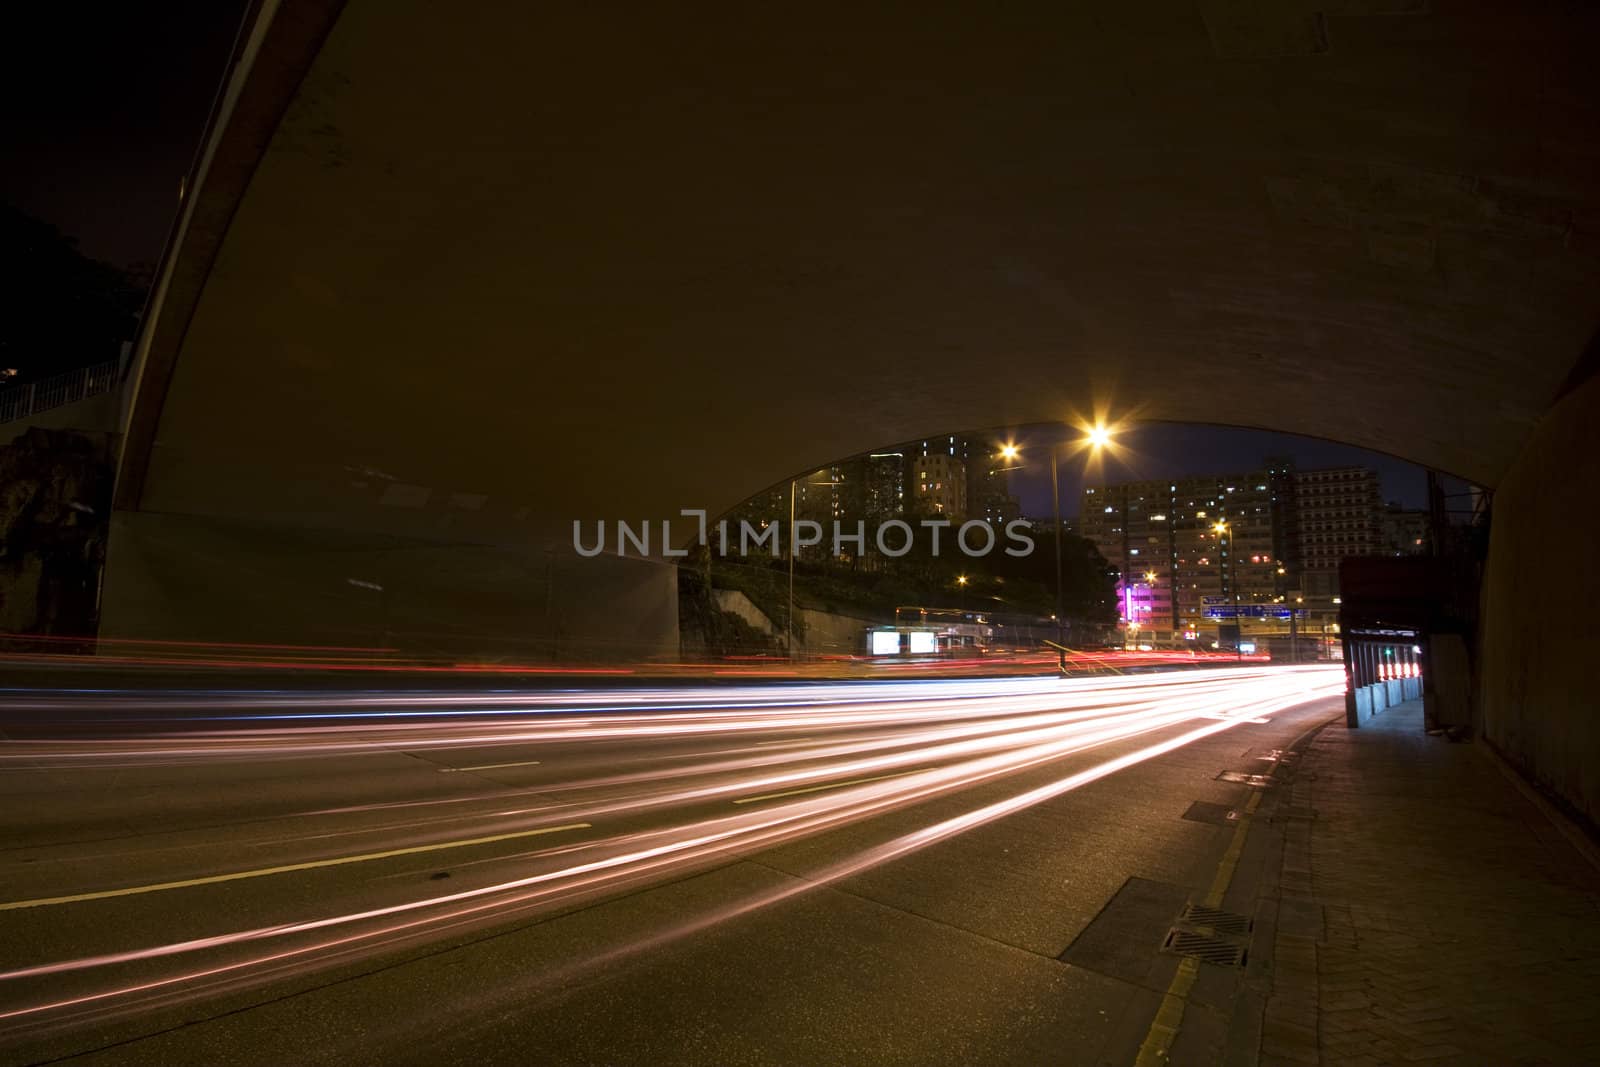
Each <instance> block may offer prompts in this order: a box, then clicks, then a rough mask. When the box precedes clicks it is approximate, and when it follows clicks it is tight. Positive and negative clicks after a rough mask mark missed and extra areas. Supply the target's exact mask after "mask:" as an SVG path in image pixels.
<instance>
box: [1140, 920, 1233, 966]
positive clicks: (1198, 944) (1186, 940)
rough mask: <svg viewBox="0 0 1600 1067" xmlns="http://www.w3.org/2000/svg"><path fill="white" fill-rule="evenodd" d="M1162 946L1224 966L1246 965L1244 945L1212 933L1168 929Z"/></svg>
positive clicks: (1168, 950)
mask: <svg viewBox="0 0 1600 1067" xmlns="http://www.w3.org/2000/svg"><path fill="white" fill-rule="evenodd" d="M1161 948H1162V950H1163V951H1166V952H1174V953H1177V954H1178V955H1179V956H1193V957H1194V958H1195V959H1197V960H1200V961H1201V962H1202V963H1215V964H1218V965H1219V966H1222V967H1242V966H1244V957H1245V947H1244V946H1243V945H1241V944H1239V943H1237V942H1234V941H1228V940H1225V939H1224V938H1220V937H1214V936H1212V935H1210V934H1197V933H1195V932H1194V931H1193V930H1178V929H1172V930H1169V931H1167V939H1166V940H1165V941H1163V942H1162V943H1161Z"/></svg>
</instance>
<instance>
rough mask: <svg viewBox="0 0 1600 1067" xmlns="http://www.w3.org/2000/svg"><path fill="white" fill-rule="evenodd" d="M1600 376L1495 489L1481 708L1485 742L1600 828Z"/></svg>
mask: <svg viewBox="0 0 1600 1067" xmlns="http://www.w3.org/2000/svg"><path fill="white" fill-rule="evenodd" d="M1597 536H1600V377H1595V378H1591V379H1590V380H1589V381H1588V382H1586V383H1585V384H1583V385H1581V386H1579V387H1578V388H1577V389H1575V390H1573V391H1571V392H1569V393H1568V394H1567V395H1566V396H1565V397H1564V398H1562V399H1561V400H1560V401H1559V402H1558V403H1557V404H1556V405H1555V407H1554V408H1552V410H1551V411H1550V413H1549V414H1548V415H1547V416H1546V417H1545V418H1544V420H1542V421H1541V422H1540V424H1539V425H1538V426H1537V427H1536V429H1535V430H1534V432H1533V434H1532V435H1531V436H1530V438H1529V440H1528V442H1527V444H1526V445H1525V446H1524V448H1523V449H1522V451H1521V452H1520V454H1519V455H1518V456H1517V458H1516V460H1515V461H1514V463H1513V464H1512V466H1511V469H1510V470H1509V471H1508V472H1507V474H1506V476H1505V478H1504V479H1503V480H1502V481H1501V482H1500V484H1499V485H1498V486H1497V487H1496V489H1495V498H1494V519H1493V526H1492V528H1491V531H1490V538H1489V559H1488V564H1487V567H1486V570H1485V574H1484V589H1483V609H1484V610H1483V629H1482V636H1483V641H1482V659H1481V665H1480V674H1479V699H1478V708H1479V714H1480V715H1481V725H1482V729H1483V732H1484V735H1485V736H1486V737H1487V738H1488V740H1489V741H1490V742H1491V743H1492V744H1494V745H1495V746H1496V747H1497V748H1499V749H1500V750H1501V751H1502V752H1503V753H1504V754H1505V755H1506V757H1507V758H1508V759H1509V760H1511V761H1512V762H1513V763H1514V764H1516V765H1517V766H1518V767H1520V768H1521V769H1522V770H1523V771H1524V772H1525V773H1526V774H1527V775H1528V776H1529V777H1531V778H1533V779H1534V780H1535V781H1537V782H1538V783H1539V784H1540V785H1542V786H1544V787H1545V788H1547V789H1549V790H1550V791H1552V792H1554V793H1555V794H1557V795H1558V796H1560V797H1561V798H1562V799H1564V800H1565V801H1566V802H1568V803H1569V804H1570V805H1572V807H1573V808H1575V809H1576V810H1577V811H1578V812H1579V813H1580V814H1581V815H1582V816H1584V817H1585V818H1586V819H1587V820H1588V821H1589V823H1590V825H1591V827H1592V826H1594V825H1596V824H1600V673H1597V672H1596V670H1595V658H1594V648H1593V645H1594V636H1593V629H1594V627H1593V621H1594V620H1593V612H1594V605H1595V604H1597V603H1600V563H1597V561H1596V557H1595V551H1594V545H1595V542H1596V540H1597Z"/></svg>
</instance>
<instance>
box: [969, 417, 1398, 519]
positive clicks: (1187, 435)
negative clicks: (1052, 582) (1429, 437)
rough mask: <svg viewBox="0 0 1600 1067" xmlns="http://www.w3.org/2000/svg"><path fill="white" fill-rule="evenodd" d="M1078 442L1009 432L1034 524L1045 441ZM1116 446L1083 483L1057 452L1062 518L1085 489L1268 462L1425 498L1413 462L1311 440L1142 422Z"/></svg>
mask: <svg viewBox="0 0 1600 1067" xmlns="http://www.w3.org/2000/svg"><path fill="white" fill-rule="evenodd" d="M1064 433H1065V434H1066V435H1067V436H1066V437H1065V438H1064V437H1063V436H1062V435H1063V434H1064ZM987 436H992V435H982V434H975V435H973V437H974V439H975V440H986V439H987ZM1081 437H1082V434H1081V433H1080V432H1079V431H1077V430H1075V429H1073V430H1067V429H1065V428H1063V427H1061V426H1029V427H1023V428H1022V429H1020V430H1018V431H1017V432H1016V433H1015V435H1014V439H1015V441H1016V442H1017V443H1018V444H1019V445H1021V446H1022V448H1023V454H1022V459H1023V465H1022V467H1021V469H1019V470H1015V471H1012V472H1011V487H1012V492H1013V493H1015V494H1016V495H1017V497H1018V498H1019V499H1020V500H1021V502H1022V510H1023V513H1024V514H1026V515H1030V516H1034V517H1036V518H1044V517H1048V516H1049V514H1050V463H1049V452H1048V451H1047V449H1048V447H1049V445H1050V443H1051V441H1052V440H1054V441H1062V440H1066V441H1071V442H1076V441H1078V440H1079V439H1080V438H1081ZM1116 443H1117V445H1118V446H1119V447H1118V448H1117V449H1116V451H1115V454H1114V455H1112V456H1110V457H1107V458H1106V460H1105V466H1104V469H1103V470H1102V471H1100V472H1099V473H1098V474H1093V473H1091V474H1089V476H1088V477H1087V479H1086V478H1085V470H1084V466H1085V461H1086V458H1087V456H1086V453H1084V452H1077V453H1076V454H1074V455H1072V456H1071V458H1068V451H1069V450H1067V449H1064V450H1063V452H1062V461H1061V464H1060V467H1061V494H1062V495H1061V512H1062V514H1063V515H1076V514H1077V513H1078V499H1079V495H1080V493H1081V492H1082V489H1083V487H1084V485H1086V484H1088V485H1095V484H1104V483H1112V484H1115V483H1116V482H1123V481H1136V480H1139V479H1143V478H1173V477H1182V476H1184V475H1206V474H1235V473H1244V472H1246V471H1251V470H1257V469H1260V468H1261V467H1262V466H1264V464H1265V460H1266V458H1267V457H1268V456H1287V457H1289V458H1290V459H1292V460H1293V461H1294V462H1295V465H1296V466H1298V467H1300V468H1302V469H1313V468H1317V467H1343V466H1359V467H1371V468H1373V469H1374V470H1376V471H1377V472H1378V475H1379V477H1380V479H1381V480H1382V484H1383V498H1384V500H1385V501H1390V500H1394V501H1398V502H1399V503H1401V504H1402V505H1404V506H1405V507H1408V508H1420V507H1422V506H1424V503H1425V501H1426V499H1427V492H1426V489H1427V474H1426V472H1425V471H1424V470H1423V468H1421V467H1419V466H1417V465H1416V464H1414V463H1407V462H1405V461H1404V460H1400V459H1395V458H1394V457H1392V456H1385V455H1381V454H1379V453H1376V452H1368V451H1366V450H1365V449H1360V448H1353V447H1351V446H1349V445H1340V444H1334V443H1333V442H1331V441H1323V440H1319V439H1317V438H1312V437H1298V436H1296V435H1294V434H1285V433H1268V432H1266V431H1263V430H1241V429H1235V428H1231V427H1223V426H1197V425H1191V424H1172V423H1147V424H1144V425H1141V426H1138V427H1136V428H1132V429H1129V430H1126V431H1124V432H1122V433H1119V434H1118V435H1117V438H1116ZM1030 446H1031V447H1030Z"/></svg>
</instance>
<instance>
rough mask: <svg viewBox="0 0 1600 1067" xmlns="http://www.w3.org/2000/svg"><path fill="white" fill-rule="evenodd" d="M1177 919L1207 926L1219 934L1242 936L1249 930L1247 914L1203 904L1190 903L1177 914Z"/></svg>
mask: <svg viewBox="0 0 1600 1067" xmlns="http://www.w3.org/2000/svg"><path fill="white" fill-rule="evenodd" d="M1178 921H1179V922H1186V923H1189V924H1190V925H1191V926H1209V927H1210V928H1211V929H1213V930H1215V931H1216V932H1217V933H1219V934H1234V935H1237V936H1243V935H1245V934H1248V933H1249V932H1250V917H1249V916H1247V915H1236V914H1234V913H1233V912H1231V911H1223V910H1222V909H1221V908H1208V907H1206V906H1205V905H1204V904H1190V905H1189V906H1188V907H1186V908H1184V909H1183V914H1182V915H1180V916H1178Z"/></svg>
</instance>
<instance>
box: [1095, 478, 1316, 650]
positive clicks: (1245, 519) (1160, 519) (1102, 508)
mask: <svg viewBox="0 0 1600 1067" xmlns="http://www.w3.org/2000/svg"><path fill="white" fill-rule="evenodd" d="M1289 484H1290V483H1289V482H1288V480H1287V466H1286V465H1284V464H1278V463H1274V464H1273V465H1272V466H1270V467H1268V468H1267V469H1263V470H1257V471H1251V472H1248V473H1245V474H1237V475H1224V476H1220V477H1218V476H1203V477H1185V478H1174V479H1163V480H1150V481H1141V482H1129V483H1125V484H1122V485H1101V486H1092V487H1088V488H1085V489H1084V491H1083V498H1082V503H1081V511H1080V517H1079V522H1080V525H1081V530H1082V533H1083V536H1085V537H1087V538H1089V539H1090V540H1092V541H1094V543H1095V545H1096V546H1097V547H1098V548H1099V550H1100V553H1101V555H1103V556H1104V557H1105V558H1106V560H1107V561H1108V562H1109V563H1111V565H1112V566H1114V567H1116V568H1117V572H1118V574H1119V581H1118V598H1119V600H1120V601H1121V612H1122V616H1123V619H1124V621H1125V622H1128V623H1131V624H1133V626H1135V627H1137V629H1138V630H1143V631H1149V632H1150V633H1151V634H1153V635H1155V636H1157V637H1167V636H1170V635H1172V634H1174V633H1183V632H1191V633H1192V632H1197V631H1200V630H1202V629H1208V628H1212V627H1215V626H1217V625H1218V624H1219V623H1221V622H1223V621H1229V622H1231V621H1232V620H1234V619H1239V620H1242V621H1244V623H1245V628H1246V629H1251V628H1258V629H1259V628H1260V626H1259V624H1256V622H1255V621H1256V620H1262V621H1263V622H1270V621H1271V620H1274V619H1275V617H1276V616H1277V615H1278V614H1279V613H1281V612H1283V611H1287V610H1292V609H1290V608H1287V607H1285V606H1283V604H1282V600H1281V598H1282V597H1283V588H1284V583H1285V580H1286V578H1287V576H1288V565H1287V562H1286V560H1285V559H1284V557H1283V556H1281V555H1280V554H1279V553H1280V552H1281V551H1282V547H1281V546H1283V545H1285V544H1287V543H1290V541H1291V540H1292V539H1291V538H1290V536H1289V534H1288V532H1287V531H1286V530H1285V528H1284V527H1285V524H1286V523H1287V522H1288V517H1287V516H1288V514H1289V509H1287V508H1286V507H1285V506H1284V500H1283V498H1284V496H1285V495H1286V487H1287V486H1288V485H1289Z"/></svg>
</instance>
